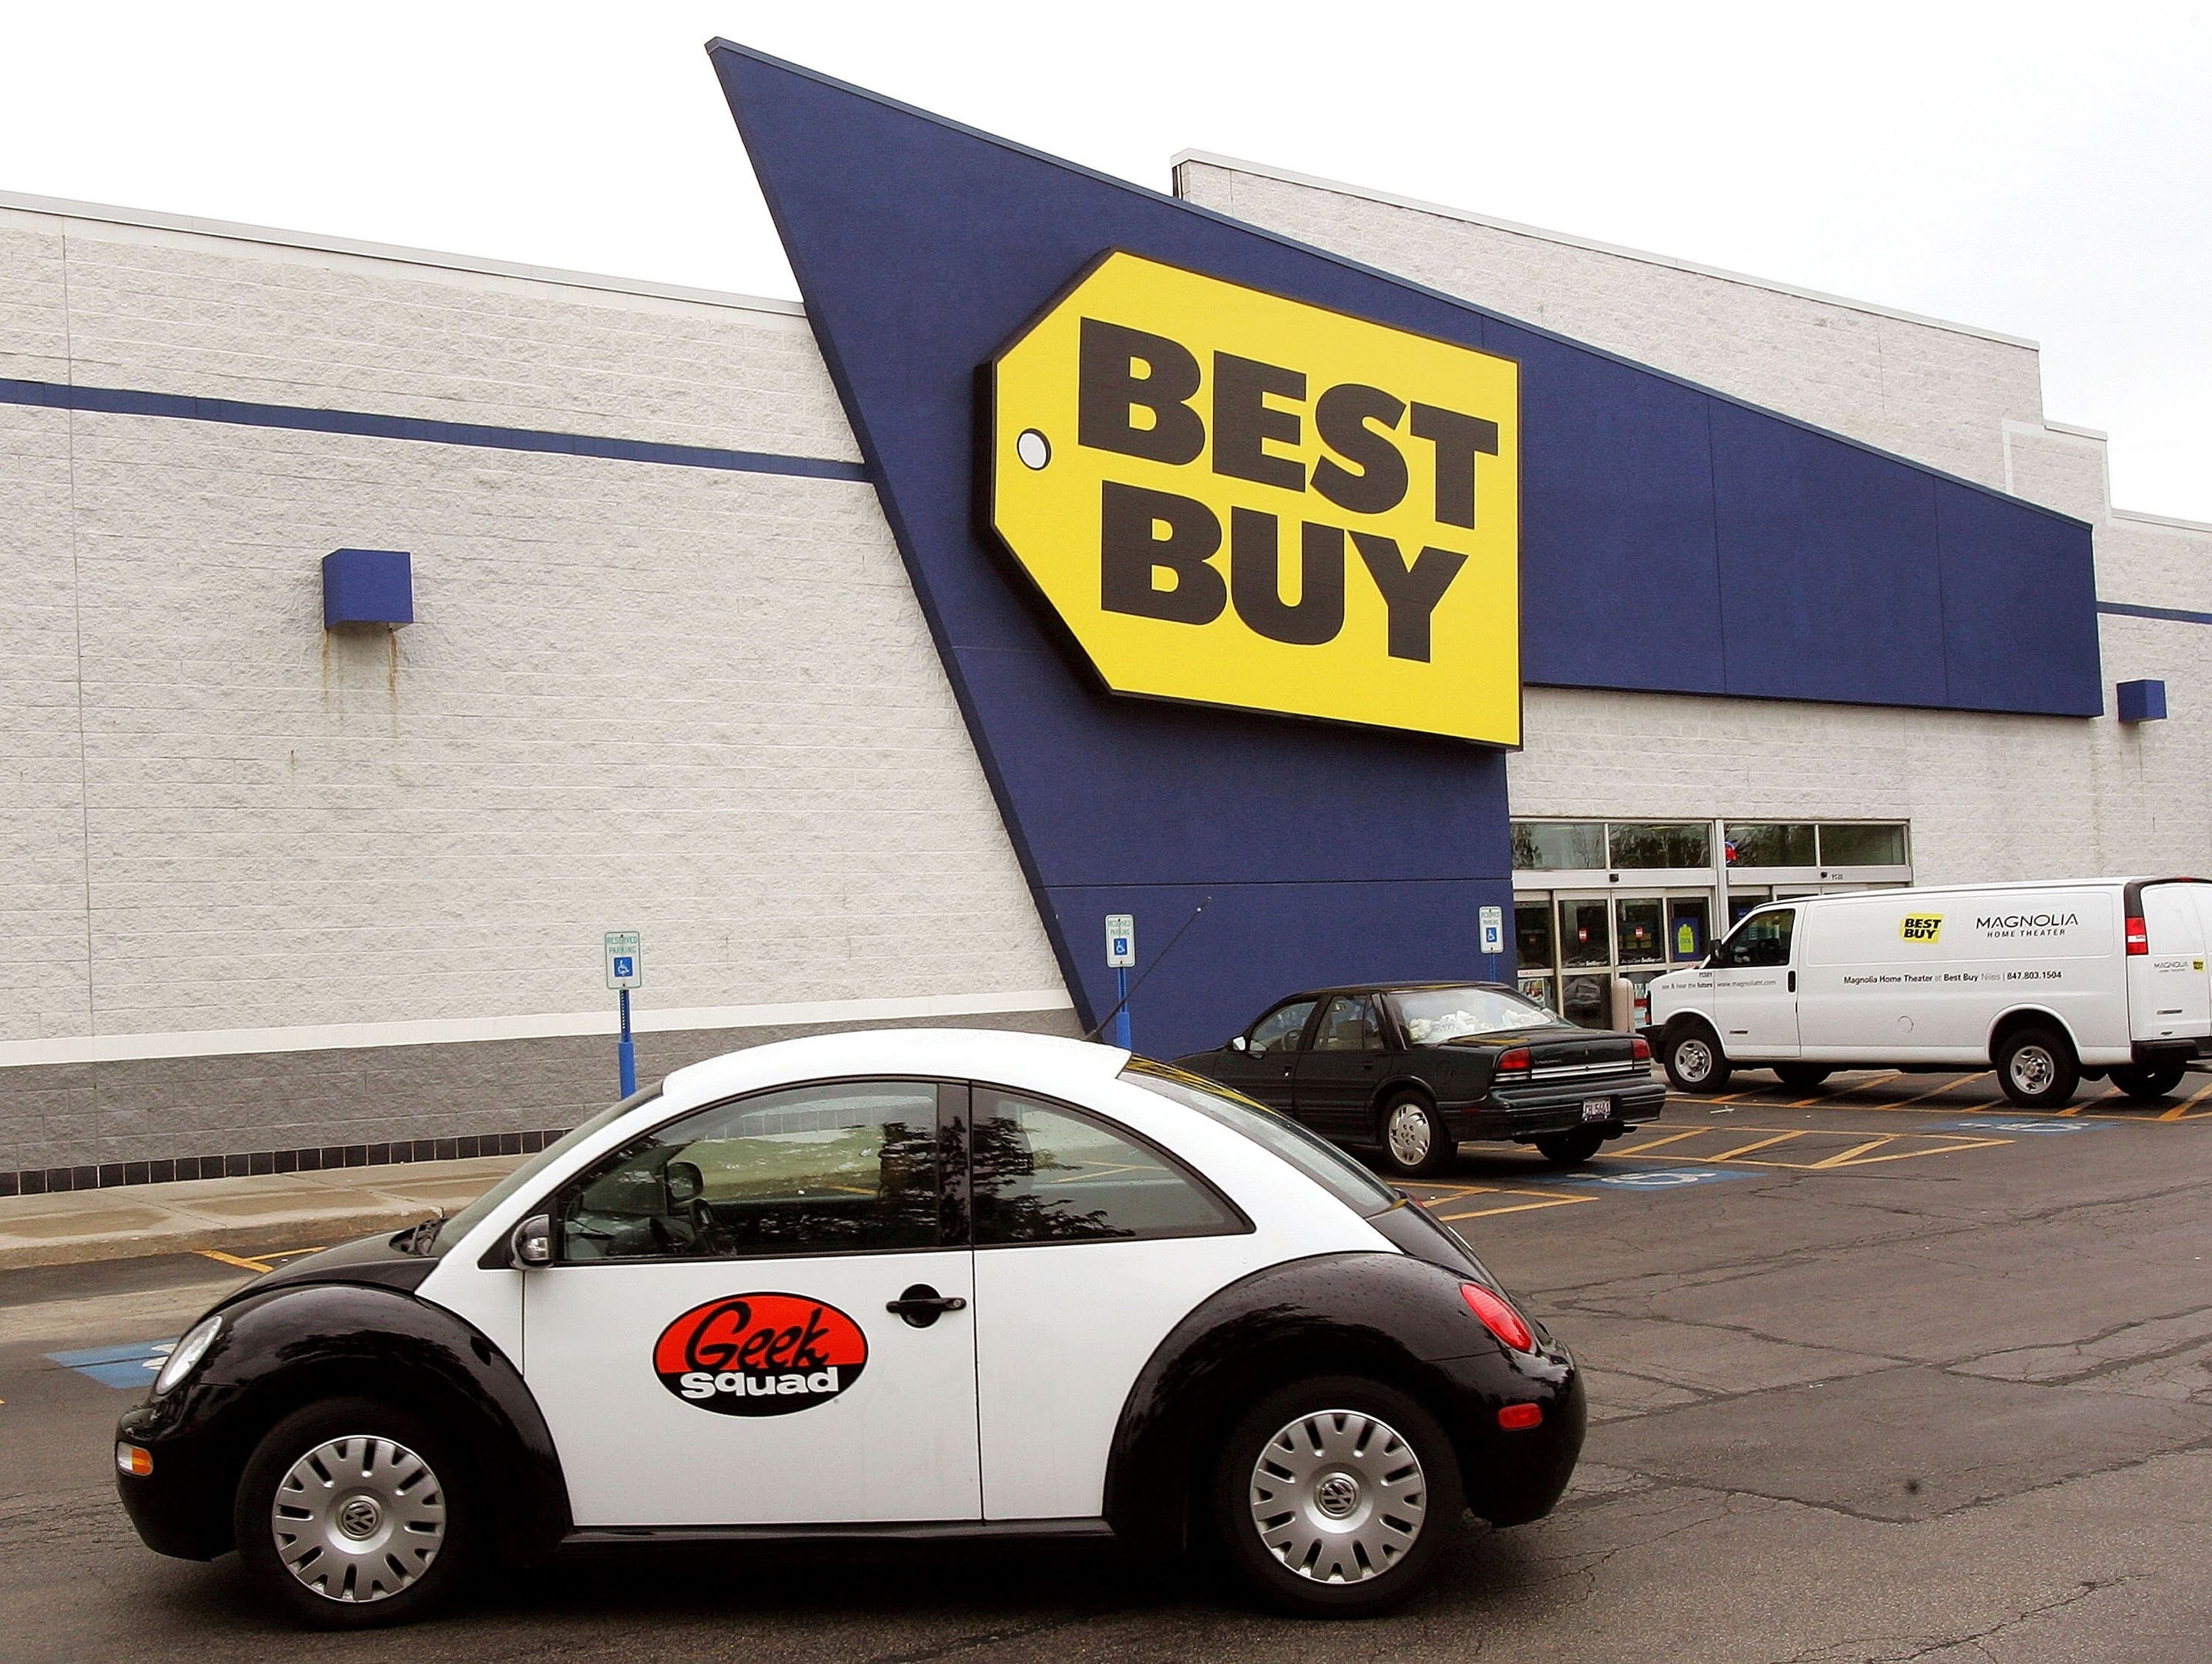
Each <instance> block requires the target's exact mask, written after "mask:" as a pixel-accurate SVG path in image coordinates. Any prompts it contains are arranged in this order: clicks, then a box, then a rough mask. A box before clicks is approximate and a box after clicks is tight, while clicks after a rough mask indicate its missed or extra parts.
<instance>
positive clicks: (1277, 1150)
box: [1121, 1057, 1401, 1218]
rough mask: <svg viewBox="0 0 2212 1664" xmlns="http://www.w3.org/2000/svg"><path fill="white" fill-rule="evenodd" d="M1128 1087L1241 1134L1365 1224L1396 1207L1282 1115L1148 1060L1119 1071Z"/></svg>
mask: <svg viewBox="0 0 2212 1664" xmlns="http://www.w3.org/2000/svg"><path fill="white" fill-rule="evenodd" d="M1121 1078H1122V1079H1123V1080H1126V1081H1127V1082H1128V1083H1129V1084H1130V1085H1132V1086H1141V1087H1143V1088H1144V1089H1145V1090H1146V1091H1147V1092H1157V1093H1158V1094H1159V1096H1162V1097H1164V1098H1169V1099H1172V1100H1173V1101H1174V1102H1177V1103H1180V1104H1182V1106H1183V1107H1184V1108H1188V1109H1195V1110H1197V1111H1198V1113H1199V1114H1201V1115H1204V1116H1205V1117H1206V1119H1207V1120H1214V1121H1218V1122H1220V1123H1221V1125H1222V1126H1224V1127H1228V1128H1230V1129H1231V1131H1232V1132H1237V1133H1243V1135H1244V1136H1245V1137H1246V1138H1248V1139H1251V1140H1252V1142H1253V1143H1255V1144H1256V1145H1260V1146H1261V1148H1262V1149H1264V1150H1268V1151H1273V1153H1274V1154H1276V1155H1278V1156H1279V1157H1282V1158H1283V1159H1284V1160H1285V1161H1286V1162H1288V1163H1290V1164H1291V1166H1293V1167H1295V1168H1297V1169H1298V1170H1299V1171H1300V1172H1302V1173H1304V1175H1306V1176H1307V1177H1308V1178H1310V1179H1311V1180H1312V1181H1314V1182H1315V1183H1316V1184H1317V1185H1319V1186H1320V1187H1322V1189H1324V1190H1326V1191H1328V1193H1329V1194H1330V1195H1332V1196H1334V1197H1335V1198H1336V1199H1337V1200H1339V1201H1340V1202H1342V1203H1343V1204H1344V1205H1346V1207H1348V1208H1351V1209H1352V1211H1353V1212H1356V1213H1358V1215H1359V1216H1360V1217H1361V1218H1373V1217H1374V1216H1375V1215H1376V1214H1377V1213H1380V1212H1383V1211H1384V1210H1385V1209H1386V1208H1393V1207H1395V1206H1397V1205H1398V1204H1399V1202H1400V1201H1401V1197H1400V1196H1399V1194H1398V1193H1397V1192H1396V1191H1395V1190H1393V1189H1391V1188H1390V1187H1389V1185H1387V1184H1384V1183H1383V1181H1382V1180H1380V1179H1378V1178H1376V1176H1375V1175H1373V1174H1372V1173H1370V1172H1369V1171H1368V1170H1367V1169H1365V1168H1364V1167H1362V1166H1361V1165H1360V1164H1359V1163H1358V1162H1355V1161H1354V1160H1352V1157H1349V1156H1347V1155H1346V1154H1345V1153H1344V1152H1343V1151H1341V1150H1339V1149H1338V1148H1337V1147H1336V1146H1335V1145H1333V1144H1331V1143H1329V1142H1328V1140H1327V1139H1323V1138H1322V1137H1320V1136H1319V1135H1318V1134H1316V1133H1309V1132H1307V1131H1306V1129H1305V1128H1304V1127H1301V1126H1299V1125H1298V1124H1297V1122H1296V1121H1294V1120H1291V1118H1290V1117H1289V1116H1287V1115H1279V1114H1276V1113H1275V1112H1274V1111H1273V1110H1272V1109H1270V1108H1267V1107H1266V1106H1265V1105H1262V1104H1258V1103H1255V1102H1253V1101H1252V1100H1251V1099H1250V1098H1248V1097H1244V1096H1241V1095H1240V1094H1238V1093H1236V1092H1232V1091H1230V1090H1228V1089H1227V1088H1225V1087H1223V1086H1218V1085H1217V1084H1214V1083H1213V1082H1212V1081H1210V1080H1202V1079H1200V1078H1199V1077H1198V1076H1196V1075H1193V1074H1186V1073H1185V1072H1183V1071H1182V1070H1181V1069H1176V1068H1173V1067H1170V1066H1169V1065H1167V1064H1164V1063H1154V1062H1152V1060H1150V1059H1148V1058H1141V1057H1139V1058H1132V1059H1131V1060H1129V1066H1128V1067H1127V1068H1126V1069H1124V1070H1122V1071H1121Z"/></svg>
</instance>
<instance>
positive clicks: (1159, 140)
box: [0, 0, 2212, 520]
mask: <svg viewBox="0 0 2212 1664" xmlns="http://www.w3.org/2000/svg"><path fill="white" fill-rule="evenodd" d="M0 26H3V27H0V43H4V46H0V50H4V52H5V59H4V74H0V86H4V88H5V92H4V96H0V189H8V190H15V191H33V192H38V193H41V194H45V195H48V196H59V197H81V198H86V199H89V200H92V201H95V202H106V203H122V204H125V205H128V206H131V207H139V208H151V209H161V210H167V211H170V212H173V213H187V214H200V215H206V216H214V217H218V218H223V219H234V220H246V221H252V222H259V223H262V224H267V225H275V226H282V227H287V228H296V229H301V230H310V231H317V232H324V233H329V234H337V235H342V236H351V237H360V238H367V239H371V240H380V241H387V242H398V243H408V244H413V245H416V246H425V247H431V248H439V249H450V250H458V251H462V252H468V253H471V254H480V255H489V256H495V257H499V258H507V259H514V260H526V261H532V262H536V263H539V264H548V265H562V266H570V267H577V268H581V269H584V270H596V271H606V272H615V273H620V274H623V275H625V276H642V277H653V278H659V279H662V280H664V281H667V282H684V283H693V284H699V285H702V286H706V287H709V288H725V289H738V290H743V291H746V292H749V293H753V294H763V295H796V293H797V290H796V288H795V287H794V286H793V282H792V280H791V276H790V273H789V271H788V270H787V268H786V266H785V264H784V263H783V259H782V256H781V252H779V250H778V249H777V247H776V245H775V235H774V233H773V231H772V230H771V228H770V227H769V221H768V217H767V214H766V212H765V210H763V208H762V206H761V203H760V199H759V196H758V192H757V190H756V188H755V186H754V184H753V180H752V176H751V173H750V170H749V169H748V167H746V164H745V160H744V151H743V149H741V147H740V146H739V144H738V138H737V134H736V131H735V129H734V128H733V127H732V124H731V121H730V117H729V112H728V110H727V108H726V106H725V105H724V103H723V101H722V97H721V94H720V89H719V88H717V87H716V85H715V83H714V77H713V75H712V74H711V72H710V71H709V70H708V64H707V58H706V55H705V53H704V52H702V51H701V46H702V43H703V42H704V41H705V40H706V39H708V37H709V36H710V35H714V34H723V35H727V36H729V37H730V38H732V39H737V40H741V41H744V42H746V43H748V44H750V45H753V46H760V47H763V48H764V49H766V50H768V51H769V52H775V53H778V54H780V55H781V56H783V57H787V58H793V59H795V60H797V61H799V62H800V63H803V64H809V65H811V66H812V67H814V68H817V69H819V70H824V71H826V72H828V73H829V74H832V75H836V76H842V77H843V78H845V79H848V80H850V81H854V82H859V83H860V84H861V85H862V86H866V87H871V88H876V89H878V90H879V91H882V92H885V93H889V94H893V95H895V96H896V97H899V98H902V99H905V100H908V101H910V102H913V103H915V104H919V105H921V106H923V107H925V108H927V109H932V110H936V111H939V112H943V113H945V114H947V115H950V116H953V117H956V118H959V119H961V120H963V121H966V122H969V123H970V124H974V125H975V126H979V127H982V128H985V129H987V130H988V131H994V132H998V133H1002V134H1005V135H1006V136H1007V137H1012V138H1015V139H1018V140H1020V141H1022V142H1024V143H1029V144H1032V145H1035V146H1036V147H1038V148H1040V149H1044V150H1048V151H1050V152H1053V153H1054V154H1055V155H1062V156H1066V157H1069V158H1072V159H1073V160H1075V161H1081V162H1085V163H1087V164H1089V165H1090V166H1091V167H1097V168H1100V169H1102V170H1103V171H1105V172H1108V173H1115V174H1119V175H1121V176H1122V177H1124V178H1127V179H1134V180H1137V181H1139V183H1142V184H1145V185H1152V186H1154V187H1157V188H1160V189H1165V188H1166V186H1167V185H1168V168H1167V163H1168V158H1169V157H1170V155H1173V154H1174V153H1175V152H1176V150H1178V149H1182V148H1184V147H1186V146H1193V147H1197V148H1200V149H1212V150H1218V151H1225V152H1227V153H1228V154H1230V155H1237V156H1244V157H1249V158H1254V159H1256V160H1260V161H1267V162H1272V163H1275V164H1277V165H1279V166H1282V167H1291V168H1295V169H1297V170H1299V171H1302V172H1305V173H1316V174H1321V175H1323V176H1326V177H1328V178H1332V179H1345V180H1349V181H1352V182H1353V183H1355V184H1360V185H1370V186H1374V187H1377V188H1380V189H1383V190H1386V191H1394V192H1396V193H1398V194H1401V195H1405V196H1413V197H1425V198H1428V199H1431V200H1434V201H1437V202H1443V203H1451V204H1453V205H1455V206H1458V207H1462V208H1467V209H1470V210H1474V211H1476V212H1478V213H1484V214H1491V215H1496V216H1502V217H1504V218H1507V219H1512V220H1519V221H1523V222H1529V223H1532V224H1535V225H1540V226H1547V227H1551V228H1557V229H1559V230H1563V231H1567V232H1571V233H1574V234H1579V235H1582V236H1586V237H1593V238H1597V239H1599V240H1604V241H1609V242H1616V243H1625V244H1628V245H1631V246H1636V247H1639V248H1646V249H1652V250H1656V251H1659V252H1664V253H1668V254H1672V255H1675V256H1678V257H1680V258H1686V259H1690V260H1695V261H1699V262H1702V263H1705V264H1711V265H1720V266H1726V267H1730V268H1733V269H1735V270H1741V271H1746V272H1750V273H1754V274H1757V275H1759V276H1766V277H1771V278H1776V279H1778V280H1781V281H1784V282H1790V283H1795V284H1799V285H1802V286H1805V287H1808V288H1819V289H1826V290H1829V291H1832V292H1834V293H1837V294H1840V295H1851V296H1855V297H1858V298H1862V299H1865V300H1869V301H1877V302H1880V303H1881V304H1884V305H1887V306H1891V307H1902V308H1904V309H1905V310H1907V311H1912V312H1921V313H1932V314H1934V315H1936V316H1937V317H1942V318H1951V319H1960V320H1962V321H1965V322H1969V323H1973V324H1977V325H1982V326H1984V327H1987V328H1990V329H1996V330H2001V331H2006V332H2008V333H2011V334H2015V335H2024V336H2027V337H2032V338H2033V339H2035V340H2037V341H2039V342H2040V343H2042V346H2043V374H2044V396H2045V410H2046V412H2047V414H2049V415H2050V416H2051V417H2053V418H2054V419H2056V420H2058V421H2062V422H2073V423H2076V424H2080V425H2083V426H2087V427H2092V428H2103V429H2106V430H2107V431H2109V432H2110V433H2111V434H2112V483H2113V495H2114V498H2115V500H2116V501H2118V503H2119V505H2120V506H2122V507H2129V508H2136V509H2141V510H2145V511H2148V512H2152V513H2166V514H2175V515H2181V516H2185V517H2187V518H2191V519H2201V520H2212V305H2208V294H2212V285H2208V276H2212V94H2208V88H2212V77H2208V73H2207V72H2208V70H2212V21H2208V8H2207V7H2206V6H2203V5H2166V4H2151V3H2143V4H2119V5H2112V4H2106V5H2101V6H2100V5H2090V4H2085V3H2081V0H2072V3H2068V4H2063V5H2059V4H2049V3H2044V0H2011V3H2005V4H1986V5H1985V4H1956V5H1945V4H1943V3H1942V0H1923V3H1920V4H1913V5H1887V4H1878V3H1855V4H1850V5H1843V4H1831V5H1827V6H1824V7H1819V8H1814V7H1810V6H1795V7H1790V6H1783V5H1777V4H1774V3H1772V0H1769V3H1766V4H1762V5H1743V6H1737V5H1695V4H1692V5H1682V4H1676V5H1673V6H1655V5H1651V4H1649V3H1644V4H1640V5H1633V6H1627V5H1624V6H1613V5H1587V6H1579V7H1577V6H1567V5H1558V4H1553V5H1529V4H1525V3H1524V4H1522V5H1517V6H1504V5H1498V4H1494V3H1490V0H1459V3H1431V0H1403V3H1392V0H1357V3H1344V4H1338V5H1332V6H1317V5H1316V6H1308V5H1299V4H1273V5H1259V4H1230V3H1221V0H1167V3H1163V0H1101V3H1094V4H1090V5H1067V4H1061V5H1054V4H1049V3H1034V0H1032V3H1024V4H1009V3H988V0H934V3H922V4H917V3H913V0H908V3H901V4H886V3H877V0H833V3H820V0H816V3H811V4H810V3H777V4H765V3H759V0H626V3H623V4H620V5H614V4H607V3H601V4H598V5H579V4H571V3H562V0H536V3H532V4H528V5H520V4H506V3H471V0H440V3H436V4H423V3H417V0H381V3H380V4H378V5H376V6H374V7H366V8H343V9H341V8H336V7H317V6H307V5H301V4H299V3H297V0H290V3H286V4H283V5H258V4H247V3H237V4H223V3H219V0H218V3H209V4H204V5H199V6H191V5H181V6H180V5H178V4H176V3H174V0H169V3H165V4H160V5H151V4H139V3H133V0H106V3H102V4H100V5H97V6H76V7H65V6H62V5H58V4H54V3H51V0H39V3H36V4H31V3H26V0H0Z"/></svg>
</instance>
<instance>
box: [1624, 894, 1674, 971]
mask: <svg viewBox="0 0 2212 1664" xmlns="http://www.w3.org/2000/svg"><path fill="white" fill-rule="evenodd" d="M1664 906H1665V903H1664V902H1662V901H1661V900H1660V899H1659V898H1658V897H1657V896H1648V897H1639V898H1638V899H1636V900H1633V901H1631V900H1629V899H1627V898H1626V897H1623V898H1622V900H1621V902H1620V905H1619V908H1617V913H1618V915H1619V923H1620V933H1619V934H1620V963H1622V964H1624V965H1657V964H1663V963H1666V958H1667V932H1666V926H1665V921H1664V920H1663V919H1662V917H1661V914H1662V909H1663V908H1664Z"/></svg>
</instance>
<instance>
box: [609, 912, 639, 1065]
mask: <svg viewBox="0 0 2212 1664" xmlns="http://www.w3.org/2000/svg"><path fill="white" fill-rule="evenodd" d="M606 950H607V986H608V987H611V988H613V989H614V990H616V991H617V994H618V996H619V997H620V999H621V1001H622V1039H621V1041H620V1042H618V1043H617V1045H616V1048H615V1057H616V1060H617V1063H618V1064H619V1066H620V1068H621V1071H622V1095H623V1096H624V1097H628V1096H629V1095H630V1094H631V1093H632V1092H635V1090H637V1047H636V1046H635V1044H634V1043H632V1042H631V1040H630V1037H629V991H630V990H631V989H632V988H637V987H644V986H645V940H644V938H642V937H641V936H640V935H639V934H638V933H637V932H635V931H634V930H611V931H609V932H607V938H606Z"/></svg>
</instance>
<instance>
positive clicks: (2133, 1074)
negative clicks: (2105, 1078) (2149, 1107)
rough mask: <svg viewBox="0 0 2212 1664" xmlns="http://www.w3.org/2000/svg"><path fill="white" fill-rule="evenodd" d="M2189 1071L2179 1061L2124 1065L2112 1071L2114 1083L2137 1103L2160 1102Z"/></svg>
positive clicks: (2171, 1092) (2171, 1093) (2169, 1094)
mask: <svg viewBox="0 0 2212 1664" xmlns="http://www.w3.org/2000/svg"><path fill="white" fill-rule="evenodd" d="M2187 1073H2188V1070H2187V1069H2185V1067H2183V1066H2181V1065H2180V1064H2179V1063H2162V1064H2154V1065H2146V1066H2143V1067H2141V1068H2136V1067H2133V1066H2123V1067H2121V1068H2118V1069H2115V1070H2113V1071H2112V1084H2113V1085H2115V1086H2117V1087H2118V1088H2119V1089H2120V1090H2121V1091H2123V1092H2124V1093H2126V1094H2127V1096H2129V1098H2130V1099H2131V1100H2132V1101H2133V1102H2136V1103H2160V1102H2164V1101H2165V1100H2166V1098H2168V1097H2171V1096H2172V1095H2173V1089H2174V1088H2175V1087H2177V1086H2179V1085H2180V1084H2181V1078H2182V1076H2184V1075H2185V1074H2187Z"/></svg>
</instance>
